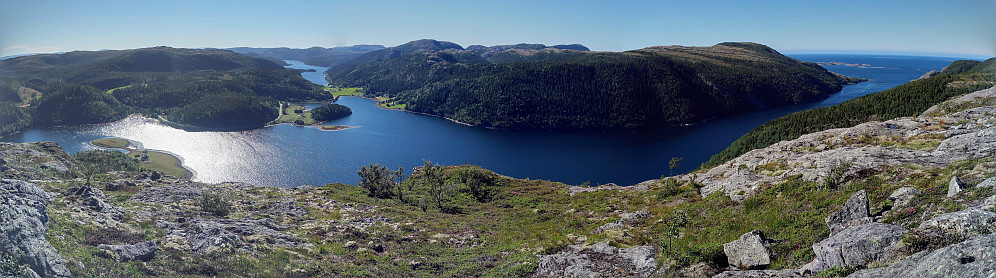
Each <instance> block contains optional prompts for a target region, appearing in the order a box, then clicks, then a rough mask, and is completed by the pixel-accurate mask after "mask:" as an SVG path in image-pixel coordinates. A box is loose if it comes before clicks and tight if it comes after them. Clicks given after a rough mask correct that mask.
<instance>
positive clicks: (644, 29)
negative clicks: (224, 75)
mask: <svg viewBox="0 0 996 278" xmlns="http://www.w3.org/2000/svg"><path fill="white" fill-rule="evenodd" d="M145 2H146V1H96V0H94V1H46V0H42V1H29V0H8V1H3V3H0V56H7V55H15V54H21V53H33V52H57V51H71V50H98V49H127V48H139V47H149V46H157V45H168V46H174V47H191V48H196V47H234V46H253V47H278V46H287V47H295V48H304V47H311V46H324V47H331V46H343V45H354V44H383V45H387V46H392V45H398V44H402V43H405V42H407V41H411V40H415V39H422V38H433V39H439V40H446V41H452V42H455V43H458V44H460V45H463V46H468V45H471V44H484V45H495V44H512V43H521V42H528V43H545V44H563V43H581V44H584V45H586V46H588V47H590V48H591V49H593V50H603V51H621V50H631V49H638V48H642V47H646V46H654V45H675V44H677V45H698V46H705V45H713V44H716V43H719V42H724V41H753V42H758V43H763V44H767V45H769V46H771V47H774V48H775V49H778V50H780V51H782V52H784V53H876V54H878V53H896V54H921V55H930V54H934V55H938V54H943V55H948V56H960V57H991V56H996V30H994V29H996V28H994V26H996V20H994V19H992V16H988V15H987V13H992V12H993V11H996V1H992V0H964V1H957V0H956V1H936V0H934V1H921V0H904V1H879V0H864V1H850V0H844V1H798V0H797V1H774V0H754V1H706V0H703V1H613V2H607V1H542V0H532V1H517V0H506V1H466V0H461V1H429V0H421V1H305V0H297V1H254V0H249V1H213V0H199V1H186V0H174V1H155V2H152V1H149V2H151V3H145Z"/></svg>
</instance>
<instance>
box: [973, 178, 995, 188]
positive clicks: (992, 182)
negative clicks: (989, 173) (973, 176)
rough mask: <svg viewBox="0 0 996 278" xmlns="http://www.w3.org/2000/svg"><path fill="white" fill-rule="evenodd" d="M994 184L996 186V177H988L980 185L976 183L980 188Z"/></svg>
mask: <svg viewBox="0 0 996 278" xmlns="http://www.w3.org/2000/svg"><path fill="white" fill-rule="evenodd" d="M993 186H996V177H992V178H988V179H986V180H984V181H982V182H980V183H979V185H976V186H975V187H978V188H987V187H993Z"/></svg>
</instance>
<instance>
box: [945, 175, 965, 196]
mask: <svg viewBox="0 0 996 278" xmlns="http://www.w3.org/2000/svg"><path fill="white" fill-rule="evenodd" d="M965 187H967V186H965V182H963V181H961V179H959V178H958V176H954V177H951V182H949V183H948V198H951V197H954V196H955V195H958V192H961V190H962V189H965Z"/></svg>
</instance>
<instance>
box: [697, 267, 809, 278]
mask: <svg viewBox="0 0 996 278" xmlns="http://www.w3.org/2000/svg"><path fill="white" fill-rule="evenodd" d="M796 277H799V278H801V277H803V276H802V275H801V274H799V273H798V272H796V271H795V270H794V269H782V270H738V271H727V272H723V273H720V274H716V275H715V276H712V278H796Z"/></svg>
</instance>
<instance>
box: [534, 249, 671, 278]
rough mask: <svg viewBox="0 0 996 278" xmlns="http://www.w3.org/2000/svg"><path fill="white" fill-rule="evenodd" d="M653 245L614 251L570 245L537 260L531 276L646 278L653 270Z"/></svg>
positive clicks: (654, 264)
mask: <svg viewBox="0 0 996 278" xmlns="http://www.w3.org/2000/svg"><path fill="white" fill-rule="evenodd" d="M656 254H657V249H656V248H655V247H654V246H649V245H647V246H637V247H631V248H616V247H613V246H611V245H609V244H608V243H605V242H599V243H596V244H593V245H591V246H588V247H584V246H582V245H570V246H568V247H567V248H565V249H564V250H562V251H560V252H558V253H556V254H552V255H544V256H540V258H539V265H538V266H537V267H536V272H535V273H534V274H533V277H650V276H651V275H653V274H654V271H656V269H657V259H656V257H655V256H656Z"/></svg>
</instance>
